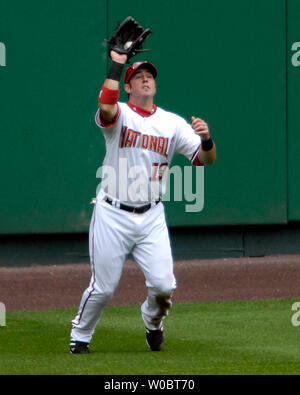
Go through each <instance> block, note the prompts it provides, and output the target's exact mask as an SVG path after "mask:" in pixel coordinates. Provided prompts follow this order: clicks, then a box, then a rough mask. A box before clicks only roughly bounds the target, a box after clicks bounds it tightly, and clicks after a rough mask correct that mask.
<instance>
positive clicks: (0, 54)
mask: <svg viewBox="0 0 300 395" xmlns="http://www.w3.org/2000/svg"><path fill="white" fill-rule="evenodd" d="M0 66H2V67H5V66H6V48H5V45H4V44H3V43H0Z"/></svg>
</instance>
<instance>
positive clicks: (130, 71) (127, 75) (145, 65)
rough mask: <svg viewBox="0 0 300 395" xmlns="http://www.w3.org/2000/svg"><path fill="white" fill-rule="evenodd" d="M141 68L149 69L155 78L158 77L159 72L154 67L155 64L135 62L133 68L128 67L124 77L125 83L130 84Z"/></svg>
mask: <svg viewBox="0 0 300 395" xmlns="http://www.w3.org/2000/svg"><path fill="white" fill-rule="evenodd" d="M141 67H143V68H145V69H148V70H149V71H150V73H151V74H152V75H153V77H154V78H156V77H157V74H158V71H157V68H156V67H155V66H154V64H152V63H150V62H147V61H145V62H135V63H133V64H132V65H131V66H129V67H127V69H126V71H125V75H124V83H125V84H128V82H129V81H130V79H131V77H132V76H133V74H134V73H135V72H136V71H137V70H138V69H139V68H141Z"/></svg>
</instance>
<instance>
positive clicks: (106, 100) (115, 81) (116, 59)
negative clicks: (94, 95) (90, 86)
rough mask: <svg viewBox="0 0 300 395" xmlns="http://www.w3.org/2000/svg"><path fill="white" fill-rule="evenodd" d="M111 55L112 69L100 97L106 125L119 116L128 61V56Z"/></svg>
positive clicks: (114, 53) (102, 117)
mask: <svg viewBox="0 0 300 395" xmlns="http://www.w3.org/2000/svg"><path fill="white" fill-rule="evenodd" d="M110 54H111V59H112V64H111V68H110V71H109V73H108V76H107V78H106V80H105V81H104V84H103V86H102V89H101V92H100V96H99V108H100V113H101V119H102V120H103V121H104V122H105V123H110V122H112V121H113V119H114V118H115V116H116V115H117V111H118V106H117V101H118V99H119V95H120V79H121V76H122V73H123V68H124V64H125V63H126V61H127V56H126V55H120V54H118V53H117V52H115V51H111V53H110Z"/></svg>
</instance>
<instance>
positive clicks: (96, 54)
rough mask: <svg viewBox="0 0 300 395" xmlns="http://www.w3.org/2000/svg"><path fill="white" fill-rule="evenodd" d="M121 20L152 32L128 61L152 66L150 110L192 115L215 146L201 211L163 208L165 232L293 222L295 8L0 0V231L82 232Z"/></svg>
mask: <svg viewBox="0 0 300 395" xmlns="http://www.w3.org/2000/svg"><path fill="white" fill-rule="evenodd" d="M128 15H132V16H134V17H135V18H136V19H137V20H138V21H139V22H140V23H142V24H143V25H145V26H146V27H151V29H152V31H153V34H152V35H151V36H150V37H149V39H148V40H147V43H146V45H145V46H146V47H148V48H150V49H151V51H150V52H149V53H147V54H140V55H138V56H137V57H136V59H137V60H142V59H148V60H150V61H152V62H154V63H155V64H156V65H157V67H158V69H159V77H158V81H157V82H158V94H157V98H156V102H157V104H158V105H159V106H161V107H163V108H165V109H166V110H169V111H173V112H175V113H178V114H180V115H182V116H183V117H184V118H185V119H186V120H187V121H189V120H190V118H191V116H192V115H196V116H199V117H201V118H204V119H205V120H206V121H207V122H208V123H209V125H210V128H211V133H212V135H213V137H214V139H215V141H216V143H217V147H218V160H217V162H216V163H215V165H214V166H211V167H206V168H205V170H204V186H205V187H204V208H203V210H202V211H200V212H191V213H188V212H186V210H185V206H186V201H183V202H174V201H170V202H167V203H166V208H167V218H168V223H169V225H170V226H174V227H184V226H196V225H199V226H215V225H272V224H282V225H283V224H287V223H289V222H290V221H299V220H300V177H299V175H298V172H299V168H300V166H299V163H300V159H299V154H298V153H299V152H300V115H299V91H300V89H299V88H300V27H299V23H298V21H299V18H300V2H299V1H298V0H288V1H285V0H243V1H240V0H228V1H226V2H225V1H223V0H199V1H196V0H185V1H184V2H182V1H179V0H163V1H161V0H152V1H151V2H150V3H149V2H145V1H139V2H137V1H136V0H127V1H126V2H124V1H121V0H87V1H86V2H82V1H79V0H73V1H71V0H66V1H58V0H52V1H44V2H41V1H37V0H27V1H21V0H10V1H6V0H0V136H1V145H0V169H1V193H0V233H1V234H6V235H10V234H30V233H79V232H86V231H87V230H88V226H89V222H90V217H91V213H92V206H91V205H90V200H91V198H93V197H94V195H95V191H96V188H97V186H98V184H99V179H97V178H96V172H97V169H98V168H99V167H100V166H101V163H102V160H103V158H104V154H105V146H104V138H103V136H102V135H101V132H100V131H99V129H98V128H97V126H96V125H95V122H94V115H95V112H96V110H97V97H98V93H99V90H100V87H101V85H102V82H103V79H104V77H105V74H106V71H107V68H108V65H109V59H108V57H107V51H106V48H105V46H104V45H103V40H104V38H108V37H109V36H110V35H111V33H112V31H113V29H114V28H115V26H116V24H117V23H118V22H120V21H121V20H122V19H124V18H125V17H126V16H128ZM121 99H122V100H126V96H125V95H124V94H123V93H122V95H121ZM173 165H179V166H181V168H182V169H183V167H184V166H186V165H188V161H187V160H186V159H185V158H183V157H180V156H178V157H175V159H174V163H173ZM193 171H194V175H193V177H194V187H195V188H196V187H197V184H196V182H197V179H196V170H195V169H194V170H193Z"/></svg>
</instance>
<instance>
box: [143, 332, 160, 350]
mask: <svg viewBox="0 0 300 395" xmlns="http://www.w3.org/2000/svg"><path fill="white" fill-rule="evenodd" d="M146 330H147V331H146V341H147V344H148V346H149V347H150V349H151V351H160V350H161V349H162V345H163V342H164V330H163V328H161V329H155V330H152V331H151V330H150V329H147V328H146Z"/></svg>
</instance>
